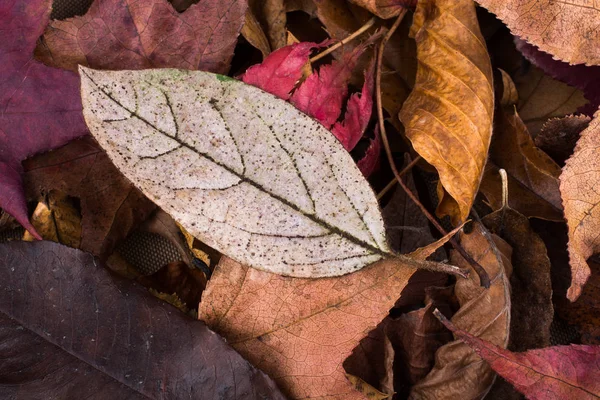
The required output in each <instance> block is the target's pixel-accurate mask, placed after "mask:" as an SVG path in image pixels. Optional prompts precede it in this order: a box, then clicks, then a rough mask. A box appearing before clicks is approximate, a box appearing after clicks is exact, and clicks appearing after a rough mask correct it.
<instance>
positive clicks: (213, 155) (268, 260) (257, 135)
mask: <svg viewBox="0 0 600 400" xmlns="http://www.w3.org/2000/svg"><path fill="white" fill-rule="evenodd" d="M81 77H82V98H83V104H84V116H85V118H86V122H87V124H88V126H89V128H90V131H91V132H92V134H93V135H94V136H95V137H96V138H97V139H98V141H99V142H100V144H101V145H102V146H103V147H104V149H105V150H106V151H107V152H108V154H109V156H110V157H111V159H112V161H113V162H114V163H115V164H116V166H117V167H118V168H119V169H120V170H121V171H122V172H123V173H124V174H125V175H126V176H127V177H128V178H129V179H130V180H131V181H132V182H134V183H135V184H136V185H138V187H140V189H141V190H142V191H143V192H144V193H145V194H146V195H147V196H149V197H150V198H151V199H152V200H153V201H155V202H156V204H158V205H159V206H161V207H162V208H163V209H165V210H166V211H167V212H169V213H170V214H171V215H172V216H173V217H174V218H175V220H177V221H178V222H179V223H180V224H181V225H182V226H183V227H184V228H185V229H186V230H187V231H188V232H190V233H191V234H192V235H193V236H195V237H197V238H198V239H200V240H202V241H203V242H205V243H207V244H208V245H210V246H211V247H213V248H215V249H217V250H219V251H221V252H222V253H224V254H227V255H229V256H231V257H234V258H235V259H237V260H239V261H241V262H244V263H246V264H248V265H251V266H253V267H256V268H261V269H264V270H267V271H272V272H276V273H280V274H285V275H291V276H297V277H320V276H333V275H342V274H345V273H348V272H352V271H355V270H358V269H360V268H362V267H364V266H365V265H368V264H370V263H372V262H374V261H377V260H379V259H381V258H384V257H389V256H392V253H391V252H390V250H389V249H388V246H387V243H386V238H385V232H384V227H383V221H382V217H381V213H380V212H379V207H378V204H377V200H376V199H375V195H374V194H373V192H372V191H371V188H370V187H369V184H368V183H367V181H366V180H365V179H364V178H363V176H362V174H361V172H360V171H359V170H358V168H357V167H356V165H355V164H354V161H353V160H352V158H351V157H350V155H349V154H348V153H347V152H346V150H345V149H344V148H343V147H342V145H341V144H340V143H339V142H338V141H337V140H336V139H335V137H334V136H333V135H331V133H330V132H329V131H327V130H326V129H325V128H324V127H323V126H322V125H321V124H320V123H318V122H317V121H315V120H313V119H311V118H309V117H308V116H306V115H304V114H302V113H301V112H300V111H298V110H297V109H296V108H294V107H293V106H292V105H290V104H289V103H287V102H285V101H283V100H281V99H278V98H276V97H274V96H272V95H271V94H268V93H265V92H263V91H261V90H259V89H257V88H255V87H253V86H250V85H246V84H245V83H243V82H239V81H237V80H233V79H230V78H227V77H223V76H221V75H215V74H210V73H206V72H200V71H194V72H191V71H185V70H170V69H163V70H145V71H115V72H103V71H96V70H91V69H87V68H83V67H82V68H81ZM190 99H193V100H194V101H190ZM400 257H401V258H402V261H403V262H405V263H408V264H411V265H414V266H419V265H423V263H425V262H423V261H415V260H413V259H412V258H409V257H406V256H400Z"/></svg>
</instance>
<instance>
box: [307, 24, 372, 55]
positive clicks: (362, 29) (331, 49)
mask: <svg viewBox="0 0 600 400" xmlns="http://www.w3.org/2000/svg"><path fill="white" fill-rule="evenodd" d="M375 20H376V19H375V17H373V18H371V19H370V20H368V21H367V23H366V24H364V25H363V26H361V27H360V28H358V30H356V31H355V32H354V33H352V34H351V35H350V36H348V37H346V38H344V40H342V41H341V42H337V43H336V44H334V45H333V46H331V47H329V48H328V49H326V50H323V51H322V52H321V53H319V54H317V55H316V56H314V57H313V58H311V59H310V62H311V63H314V62H315V61H318V60H320V59H321V58H323V57H325V56H326V55H327V54H330V53H332V52H334V51H336V50H337V49H339V48H340V47H342V46H343V45H345V44H346V43H349V42H351V41H352V40H353V39H354V38H355V37H357V36H360V35H362V34H363V33H364V32H365V31H366V30H368V29H369V28H370V27H372V26H373V24H375Z"/></svg>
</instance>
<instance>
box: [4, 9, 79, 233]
mask: <svg viewBox="0 0 600 400" xmlns="http://www.w3.org/2000/svg"><path fill="white" fill-rule="evenodd" d="M50 8H51V1H50V0H31V1H18V2H17V1H2V4H1V5H0V30H1V31H2V32H3V34H2V41H1V42H0V70H1V71H2V76H1V77H0V110H2V111H0V207H1V208H3V209H4V211H6V212H7V213H9V214H11V215H12V216H14V217H15V218H16V219H17V221H18V222H19V223H20V224H21V225H23V227H24V228H25V229H27V230H28V231H29V232H30V233H31V234H33V235H34V236H35V237H37V238H39V235H38V234H37V233H36V232H35V229H34V228H33V226H32V225H31V224H30V223H29V220H28V218H27V206H26V203H25V195H24V193H23V182H22V178H21V173H22V171H23V170H22V168H21V161H22V160H24V159H25V158H27V157H29V156H32V155H34V154H36V153H39V152H42V151H46V150H50V149H53V148H56V147H60V146H62V145H64V144H65V143H67V142H68V141H69V140H71V139H74V138H76V137H79V136H82V135H85V134H87V128H86V126H85V122H84V120H83V116H82V115H81V103H80V100H79V93H78V86H79V85H78V78H77V75H75V74H73V73H72V72H69V71H63V70H59V69H55V68H49V67H47V66H45V65H43V64H42V63H40V62H37V61H35V60H32V56H33V49H34V48H35V43H36V40H37V39H38V37H39V36H40V35H41V34H42V32H43V30H44V28H45V26H46V24H47V23H48V18H49V15H50Z"/></svg>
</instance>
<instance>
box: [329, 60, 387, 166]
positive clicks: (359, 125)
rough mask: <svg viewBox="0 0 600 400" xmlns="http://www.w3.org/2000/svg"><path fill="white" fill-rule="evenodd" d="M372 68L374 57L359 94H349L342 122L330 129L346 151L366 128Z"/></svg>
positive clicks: (354, 144) (370, 109) (371, 107)
mask: <svg viewBox="0 0 600 400" xmlns="http://www.w3.org/2000/svg"><path fill="white" fill-rule="evenodd" d="M374 70H375V58H373V60H371V63H370V64H369V68H368V69H367V70H366V71H365V83H364V85H363V88H362V92H361V94H360V95H359V94H358V93H355V94H353V95H352V96H350V99H349V100H348V105H347V107H346V115H345V116H344V120H343V121H342V122H336V123H335V125H334V126H333V129H332V130H331V131H332V132H333V134H334V135H335V137H336V138H338V140H339V141H340V142H341V143H342V145H343V146H344V148H345V149H346V150H348V151H350V150H352V149H353V148H354V147H355V146H356V144H357V143H358V141H359V140H360V138H361V137H362V136H363V134H364V133H365V129H367V125H368V124H369V120H370V119H371V112H372V111H373V87H374V79H373V72H374ZM377 140H378V139H377V136H376V139H375V141H373V142H372V144H371V147H373V146H374V145H375V142H376V141H377ZM371 147H369V149H371ZM373 151H375V150H373ZM367 154H368V151H367ZM365 158H366V156H365ZM361 161H362V160H361ZM359 165H360V163H359ZM361 171H362V169H361ZM363 174H364V171H363ZM365 176H368V175H365Z"/></svg>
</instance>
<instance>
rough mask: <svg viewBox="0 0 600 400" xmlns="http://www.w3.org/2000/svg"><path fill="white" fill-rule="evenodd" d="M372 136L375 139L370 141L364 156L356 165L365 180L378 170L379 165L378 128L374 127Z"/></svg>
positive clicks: (379, 142)
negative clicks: (373, 135)
mask: <svg viewBox="0 0 600 400" xmlns="http://www.w3.org/2000/svg"><path fill="white" fill-rule="evenodd" d="M374 134H375V137H374V138H373V139H371V143H370V144H369V147H367V151H366V152H365V155H364V156H363V158H361V159H360V160H358V162H357V163H356V166H357V167H358V169H359V170H360V172H362V174H363V175H364V177H365V178H368V177H369V176H371V175H372V174H373V172H375V171H376V170H377V168H379V164H380V155H381V136H380V135H379V126H375V130H374Z"/></svg>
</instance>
